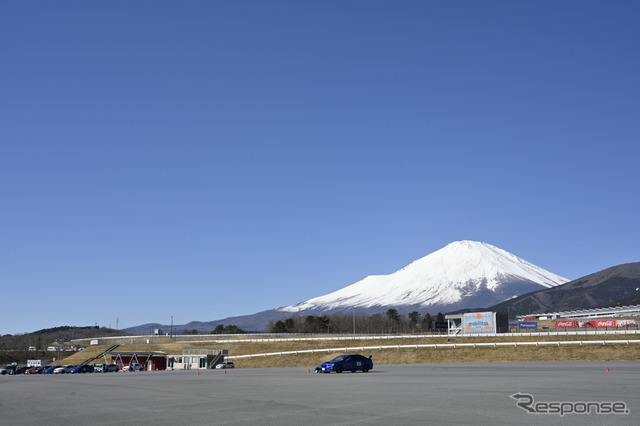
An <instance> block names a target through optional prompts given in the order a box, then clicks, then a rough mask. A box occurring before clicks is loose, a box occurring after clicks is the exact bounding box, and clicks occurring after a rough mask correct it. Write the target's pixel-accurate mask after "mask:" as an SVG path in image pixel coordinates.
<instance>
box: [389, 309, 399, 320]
mask: <svg viewBox="0 0 640 426" xmlns="http://www.w3.org/2000/svg"><path fill="white" fill-rule="evenodd" d="M387 319H389V320H390V321H393V322H398V321H400V314H398V311H397V310H395V309H389V310H388V311H387Z"/></svg>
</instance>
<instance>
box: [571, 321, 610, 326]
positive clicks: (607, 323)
mask: <svg viewBox="0 0 640 426" xmlns="http://www.w3.org/2000/svg"><path fill="white" fill-rule="evenodd" d="M578 326H579V327H615V326H616V320H591V321H579V322H578Z"/></svg>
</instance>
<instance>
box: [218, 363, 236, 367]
mask: <svg viewBox="0 0 640 426" xmlns="http://www.w3.org/2000/svg"><path fill="white" fill-rule="evenodd" d="M235 367H236V366H235V364H234V363H232V362H221V363H220V364H218V365H216V368H235Z"/></svg>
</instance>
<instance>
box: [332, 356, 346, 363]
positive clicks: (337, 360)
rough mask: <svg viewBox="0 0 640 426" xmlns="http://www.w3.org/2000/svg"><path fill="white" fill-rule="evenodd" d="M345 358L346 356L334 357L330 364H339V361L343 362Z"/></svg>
mask: <svg viewBox="0 0 640 426" xmlns="http://www.w3.org/2000/svg"><path fill="white" fill-rule="evenodd" d="M345 358H346V355H340V356H337V357H335V358H334V359H332V360H331V362H340V361H344V360H345Z"/></svg>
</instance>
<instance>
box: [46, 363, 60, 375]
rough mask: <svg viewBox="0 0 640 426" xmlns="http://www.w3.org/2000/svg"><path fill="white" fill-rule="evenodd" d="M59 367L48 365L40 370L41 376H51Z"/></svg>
mask: <svg viewBox="0 0 640 426" xmlns="http://www.w3.org/2000/svg"><path fill="white" fill-rule="evenodd" d="M58 367H60V366H59V365H50V366H48V367H45V368H44V370H42V374H53V370H55V369H56V368H58Z"/></svg>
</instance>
